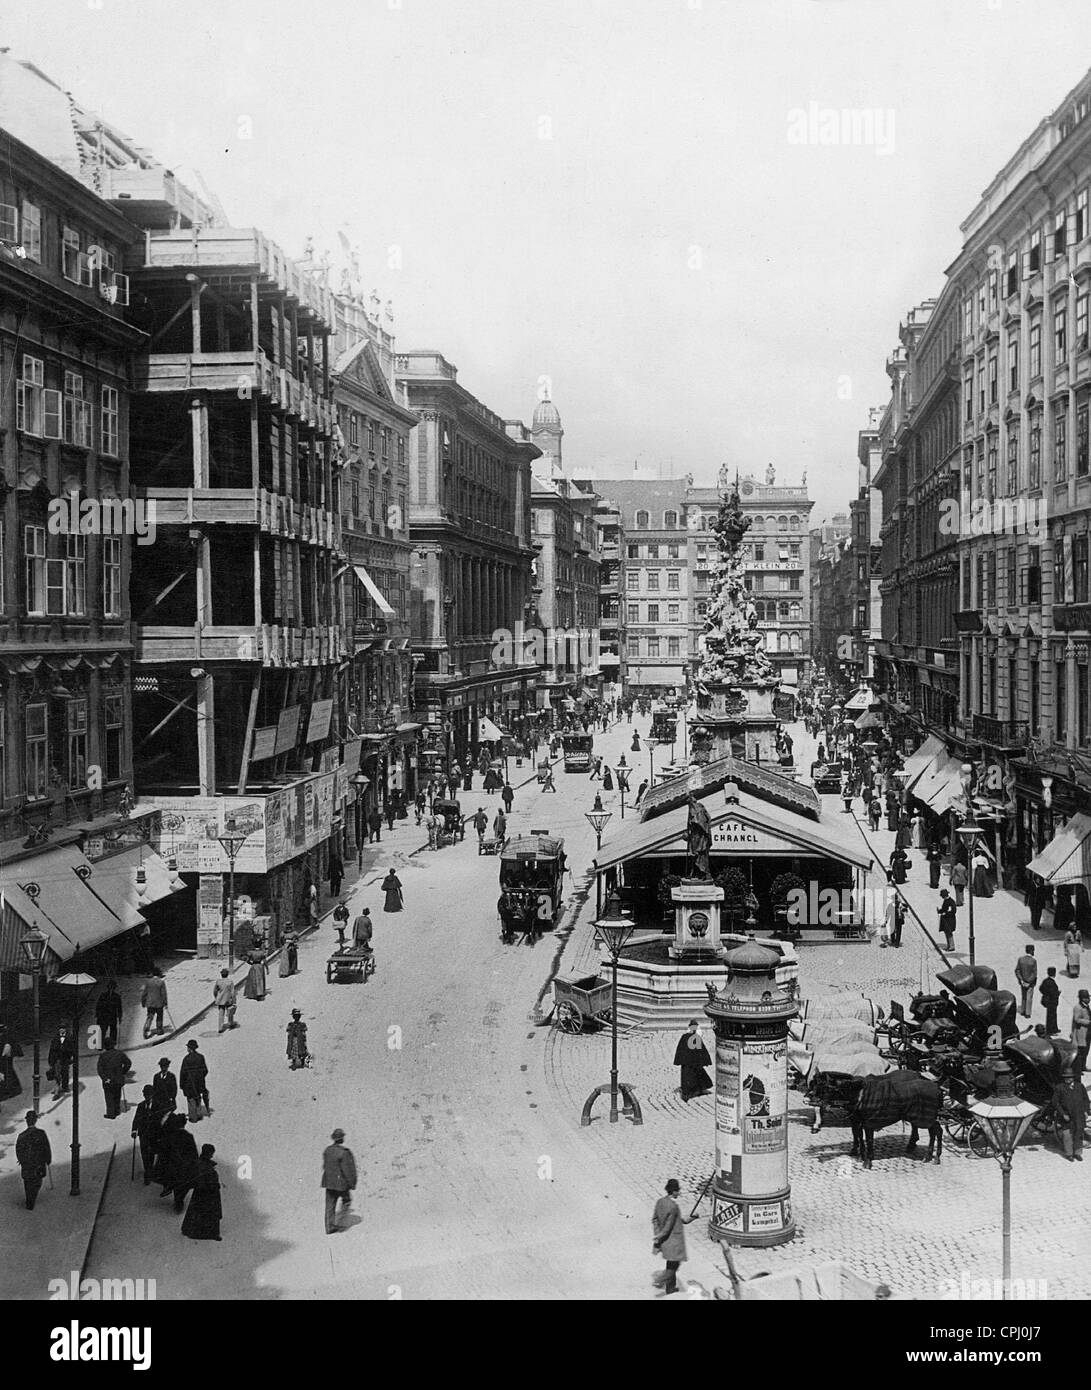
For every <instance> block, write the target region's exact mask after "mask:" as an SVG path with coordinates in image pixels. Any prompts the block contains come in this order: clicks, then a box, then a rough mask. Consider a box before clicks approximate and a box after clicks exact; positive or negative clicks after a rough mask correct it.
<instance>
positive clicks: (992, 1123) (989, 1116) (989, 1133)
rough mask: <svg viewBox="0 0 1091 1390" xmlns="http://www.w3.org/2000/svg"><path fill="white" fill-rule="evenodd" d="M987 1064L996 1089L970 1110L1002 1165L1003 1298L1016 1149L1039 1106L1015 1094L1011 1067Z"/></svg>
mask: <svg viewBox="0 0 1091 1390" xmlns="http://www.w3.org/2000/svg"><path fill="white" fill-rule="evenodd" d="M984 1062H985V1065H987V1066H989V1067H991V1068H992V1070H993V1072H994V1073H995V1075H996V1090H995V1091H994V1092H993V1094H992V1095H991V1096H987V1097H986V1098H985V1099H984V1100H973V1101H970V1104H969V1108H970V1110H971V1111H972V1113H973V1114H974V1116H975V1117H976V1118H977V1121H978V1123H979V1124H980V1125H981V1128H982V1129H983V1130H984V1131H985V1138H986V1139H987V1140H988V1141H989V1147H990V1148H991V1149H992V1151H993V1157H994V1158H995V1159H996V1161H997V1162H998V1163H999V1164H1000V1174H1001V1181H1002V1184H1003V1199H1002V1200H1003V1252H1004V1253H1003V1264H1004V1272H1003V1283H1002V1293H1001V1295H1000V1296H1001V1298H1005V1299H1006V1298H1008V1297H1009V1296H1010V1289H1011V1159H1012V1154H1013V1153H1014V1152H1015V1146H1016V1145H1017V1144H1018V1143H1019V1140H1020V1139H1022V1137H1023V1135H1024V1134H1025V1133H1026V1132H1027V1128H1028V1126H1029V1125H1030V1122H1031V1120H1033V1119H1034V1117H1035V1115H1037V1113H1038V1110H1039V1107H1038V1106H1037V1105H1034V1104H1032V1103H1031V1102H1030V1101H1029V1100H1022V1099H1021V1098H1020V1097H1019V1096H1017V1095H1016V1094H1015V1089H1014V1086H1013V1084H1012V1074H1011V1067H1010V1066H1009V1065H1008V1063H1007V1062H1006V1061H1004V1059H1003V1058H1002V1057H1000V1056H999V1055H997V1054H993V1055H992V1056H986V1057H985V1059H984Z"/></svg>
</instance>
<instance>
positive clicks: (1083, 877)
mask: <svg viewBox="0 0 1091 1390" xmlns="http://www.w3.org/2000/svg"><path fill="white" fill-rule="evenodd" d="M1089 839H1091V816H1087V815H1084V814H1083V813H1082V812H1080V813H1078V814H1077V815H1074V816H1073V817H1072V819H1071V820H1070V821H1069V822H1068V824H1067V825H1066V826H1065V827H1064V829H1063V830H1058V831H1057V833H1056V835H1054V837H1053V839H1052V840H1050V842H1049V844H1048V845H1046V847H1045V849H1044V850H1042V852H1041V854H1039V855H1037V856H1036V857H1035V858H1034V859H1032V860H1031V861H1030V863H1029V864H1028V865H1027V870H1028V871H1029V872H1030V873H1032V874H1037V875H1038V876H1039V878H1044V879H1045V881H1046V882H1047V883H1055V884H1063V883H1091V843H1089Z"/></svg>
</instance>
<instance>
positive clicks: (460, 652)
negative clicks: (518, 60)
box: [395, 352, 540, 762]
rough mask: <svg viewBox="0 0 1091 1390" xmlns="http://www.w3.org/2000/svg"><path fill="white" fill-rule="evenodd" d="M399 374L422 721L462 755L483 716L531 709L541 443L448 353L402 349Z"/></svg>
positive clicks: (496, 717)
mask: <svg viewBox="0 0 1091 1390" xmlns="http://www.w3.org/2000/svg"><path fill="white" fill-rule="evenodd" d="M395 376H396V379H397V383H398V390H399V393H400V394H401V398H402V402H403V403H404V404H405V405H406V406H407V407H408V408H409V409H410V410H412V411H413V412H414V414H415V415H416V417H417V422H418V423H417V424H416V426H415V427H414V429H413V434H412V438H411V440H410V450H409V477H410V492H409V522H410V536H411V539H412V542H413V568H412V571H411V573H412V579H411V591H412V624H413V639H412V646H413V651H414V653H415V655H417V656H419V658H420V661H419V664H418V667H417V674H416V706H417V718H418V719H419V720H421V721H422V722H423V723H424V725H425V730H424V731H423V732H424V734H425V735H426V736H427V737H426V751H427V752H428V753H429V754H430V755H432V756H436V757H439V758H441V759H444V760H449V759H452V758H457V759H458V760H459V762H462V761H464V759H465V758H466V757H467V756H468V755H472V754H473V753H475V752H476V751H477V750H478V749H479V747H480V743H481V720H482V718H483V717H484V718H488V719H489V720H491V721H492V722H493V723H494V724H496V725H497V726H498V727H500V726H502V725H503V724H504V722H505V721H508V723H509V724H511V725H512V727H516V726H517V725H518V724H519V723H521V721H522V720H523V719H525V718H526V716H527V714H528V711H531V710H533V708H534V689H535V683H536V681H537V677H538V665H537V664H536V663H532V662H527V661H526V660H525V659H524V651H523V647H522V643H521V640H520V636H519V634H520V633H521V632H522V630H523V628H524V627H525V625H526V623H527V621H528V618H529V616H530V603H531V587H530V586H531V560H532V558H533V556H534V550H533V547H532V544H531V534H530V511H531V471H530V465H531V461H532V460H533V459H536V458H538V457H539V456H540V450H539V449H538V448H537V447H536V446H535V445H534V444H533V443H532V441H531V438H530V431H529V430H528V429H527V427H526V425H524V424H522V423H521V422H520V421H504V420H502V419H501V418H500V416H498V415H496V414H495V413H494V412H493V411H491V410H490V409H489V408H488V407H487V406H485V405H483V404H482V403H481V402H480V401H479V400H477V398H476V397H474V396H472V395H471V394H470V392H469V391H467V390H466V388H465V387H464V386H462V385H461V384H460V383H459V381H458V372H457V369H456V368H455V367H454V366H453V365H452V364H451V363H450V362H448V361H447V360H446V358H444V357H442V356H441V355H440V354H439V353H437V352H408V353H399V354H398V356H397V357H396V359H395Z"/></svg>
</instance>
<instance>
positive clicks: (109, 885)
mask: <svg viewBox="0 0 1091 1390" xmlns="http://www.w3.org/2000/svg"><path fill="white" fill-rule="evenodd" d="M140 868H143V870H144V874H145V876H146V878H147V882H146V884H145V886H144V896H143V898H141V897H140V888H139V886H138V885H137V881H136V875H137V871H138V870H139V869H140ZM92 869H93V872H92V874H91V877H90V878H89V879H88V880H87V886H88V888H89V889H90V890H91V892H92V893H94V894H95V896H96V897H97V898H100V899H101V900H102V901H103V902H104V903H105V904H106V906H107V907H108V908H109V909H110V911H111V912H112V913H113V914H114V916H115V917H119V918H120V919H121V920H122V921H123V922H124V923H125V925H126V926H127V927H137V926H140V925H141V923H142V922H143V921H144V918H143V916H142V915H141V911H140V910H141V908H142V907H150V906H151V904H152V903H156V902H160V901H161V900H162V899H163V898H169V897H170V896H171V894H172V893H173V892H174V889H173V888H172V887H171V882H170V870H169V869H168V868H167V866H166V864H165V863H164V862H163V860H162V859H160V857H159V855H158V854H156V853H155V852H154V851H153V850H147V849H145V850H143V851H142V850H141V849H140V846H139V845H134V846H133V847H132V848H131V849H127V850H124V851H123V852H122V853H121V854H112V855H110V857H109V858H107V859H100V860H99V861H98V862H97V863H96V864H94V865H92Z"/></svg>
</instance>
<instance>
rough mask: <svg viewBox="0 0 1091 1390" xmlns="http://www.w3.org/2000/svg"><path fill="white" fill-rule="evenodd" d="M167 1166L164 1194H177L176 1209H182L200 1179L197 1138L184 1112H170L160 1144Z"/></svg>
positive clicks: (162, 1157) (164, 1173)
mask: <svg viewBox="0 0 1091 1390" xmlns="http://www.w3.org/2000/svg"><path fill="white" fill-rule="evenodd" d="M159 1151H160V1158H161V1160H162V1168H163V1191H162V1192H160V1194H159V1195H160V1197H166V1196H167V1195H168V1194H170V1193H173V1194H174V1210H175V1211H177V1212H181V1210H182V1209H183V1207H184V1206H185V1204H186V1194H187V1193H188V1192H189V1190H190V1188H191V1187H192V1186H193V1184H194V1183H195V1182H196V1181H197V1141H196V1140H195V1139H194V1137H193V1135H192V1134H190V1132H189V1130H188V1129H187V1128H186V1117H185V1116H184V1115H169V1116H168V1117H167V1119H166V1120H165V1121H164V1123H163V1131H162V1137H161V1139H160V1144H159Z"/></svg>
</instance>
